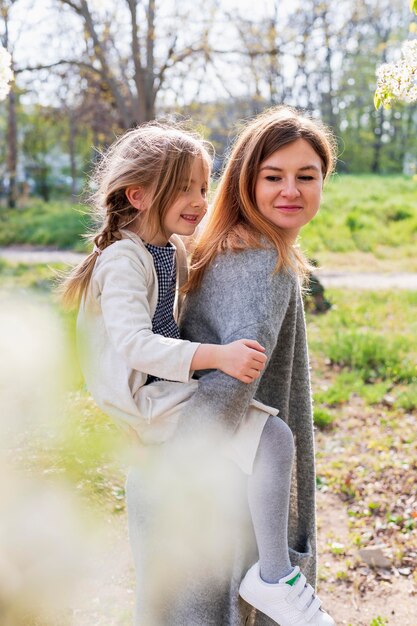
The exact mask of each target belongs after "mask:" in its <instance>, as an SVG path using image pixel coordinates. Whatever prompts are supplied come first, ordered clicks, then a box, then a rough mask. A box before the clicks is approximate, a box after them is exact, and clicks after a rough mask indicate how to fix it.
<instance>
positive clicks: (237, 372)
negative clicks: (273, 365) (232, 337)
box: [216, 339, 267, 384]
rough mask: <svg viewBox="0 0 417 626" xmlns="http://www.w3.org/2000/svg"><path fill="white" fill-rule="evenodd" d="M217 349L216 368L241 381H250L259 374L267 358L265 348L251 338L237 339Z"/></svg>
mask: <svg viewBox="0 0 417 626" xmlns="http://www.w3.org/2000/svg"><path fill="white" fill-rule="evenodd" d="M216 347H217V348H218V349H219V361H218V364H217V369H219V370H221V371H222V372H224V373H225V374H228V375H229V376H233V378H237V380H240V381H241V382H242V383H247V384H249V383H251V382H253V381H254V380H256V379H257V378H259V376H260V375H261V372H262V370H263V369H264V367H265V363H266V360H267V357H266V354H265V348H264V347H262V346H261V344H260V343H258V342H257V341H254V340H252V339H239V340H238V341H233V343H228V344H226V345H223V346H216Z"/></svg>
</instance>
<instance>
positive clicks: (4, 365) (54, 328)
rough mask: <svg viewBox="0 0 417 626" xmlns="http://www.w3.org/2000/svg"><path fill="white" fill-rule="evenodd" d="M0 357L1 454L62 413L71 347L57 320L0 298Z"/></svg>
mask: <svg viewBox="0 0 417 626" xmlns="http://www.w3.org/2000/svg"><path fill="white" fill-rule="evenodd" d="M0 354H1V355H2V358H1V360H0V440H1V444H0V449H1V448H3V447H5V446H6V447H7V446H10V445H11V444H12V440H13V439H14V436H15V435H18V437H20V435H23V434H24V433H25V432H26V431H32V430H34V429H37V428H38V427H39V426H40V425H48V424H51V423H55V422H56V419H57V416H58V415H59V414H60V405H61V403H62V392H63V389H64V383H65V380H64V377H65V369H64V368H65V360H66V346H65V340H64V336H63V332H62V329H61V325H60V323H59V320H58V318H57V315H56V314H54V313H53V312H52V310H51V308H50V307H49V306H46V305H41V304H35V303H34V302H32V301H31V300H29V299H28V298H18V299H16V298H15V299H11V298H10V297H8V296H0Z"/></svg>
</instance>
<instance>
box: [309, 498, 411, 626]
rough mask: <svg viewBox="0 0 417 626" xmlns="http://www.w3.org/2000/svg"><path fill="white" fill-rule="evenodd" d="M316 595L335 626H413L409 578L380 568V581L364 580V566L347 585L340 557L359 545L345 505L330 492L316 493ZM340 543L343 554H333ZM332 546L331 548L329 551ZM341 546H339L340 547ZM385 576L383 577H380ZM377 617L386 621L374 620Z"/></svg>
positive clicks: (355, 550) (351, 553)
mask: <svg viewBox="0 0 417 626" xmlns="http://www.w3.org/2000/svg"><path fill="white" fill-rule="evenodd" d="M317 514H318V539H319V558H320V569H319V579H321V580H319V594H320V598H321V599H322V601H323V604H324V606H325V607H328V609H329V612H331V615H332V617H333V619H334V620H335V622H336V624H337V626H342V625H343V626H345V625H346V626H348V625H351V626H369V625H370V624H372V626H373V625H374V624H375V626H385V624H386V625H387V626H416V623H417V596H416V595H415V586H414V585H413V581H412V579H411V578H406V577H404V576H401V575H400V574H399V573H398V572H397V570H391V571H394V574H393V575H392V574H391V571H390V574H389V575H388V572H384V570H381V580H379V581H378V582H375V579H374V576H373V575H372V576H369V575H368V578H369V579H372V580H371V582H367V584H364V583H365V582H366V579H367V574H366V570H367V568H366V567H364V569H363V571H362V572H358V573H357V574H355V579H354V582H353V585H352V584H351V583H349V584H347V583H346V582H345V581H344V579H343V575H341V574H340V572H342V571H343V568H342V566H341V565H342V564H341V560H343V561H346V559H351V560H352V561H353V560H354V559H355V558H357V555H358V548H357V547H356V546H354V545H353V544H352V538H351V535H350V533H349V518H348V515H347V509H346V506H345V505H344V504H343V502H341V500H340V499H339V498H338V497H337V496H336V495H334V494H331V493H322V492H319V493H318V497H317ZM337 544H338V545H340V546H343V555H342V557H340V556H338V555H337V554H335V553H334V552H335V550H334V546H335V545H337ZM332 546H333V550H332ZM341 549H342V548H341ZM383 578H385V579H386V580H383ZM378 617H380V618H381V619H384V620H386V621H385V622H374V623H372V620H376V619H377V618H378Z"/></svg>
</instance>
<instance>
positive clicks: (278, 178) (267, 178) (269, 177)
mask: <svg viewBox="0 0 417 626" xmlns="http://www.w3.org/2000/svg"><path fill="white" fill-rule="evenodd" d="M266 180H269V181H271V182H272V183H276V182H278V181H279V180H281V178H280V177H279V176H267V177H266Z"/></svg>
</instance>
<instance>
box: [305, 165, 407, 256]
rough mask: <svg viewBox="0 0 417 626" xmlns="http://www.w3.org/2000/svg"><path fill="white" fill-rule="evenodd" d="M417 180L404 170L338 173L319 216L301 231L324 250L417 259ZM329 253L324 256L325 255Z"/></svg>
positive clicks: (316, 249) (313, 249)
mask: <svg viewBox="0 0 417 626" xmlns="http://www.w3.org/2000/svg"><path fill="white" fill-rule="evenodd" d="M416 195H417V181H415V180H413V179H411V178H406V177H403V176H371V175H364V176H339V175H337V176H335V177H334V178H333V179H332V180H331V181H329V182H328V184H327V185H326V187H325V189H324V195H323V203H322V206H321V209H320V212H319V214H318V216H317V217H316V218H315V219H314V220H313V221H312V222H311V223H310V224H309V225H308V226H306V227H305V228H304V229H303V231H302V239H301V241H302V247H303V249H305V250H306V252H307V253H308V254H309V255H310V256H313V257H314V256H315V257H318V258H319V260H320V261H321V259H322V256H323V253H325V252H327V253H329V252H330V253H339V254H340V253H344V254H346V253H368V254H372V255H374V256H375V257H376V258H377V259H380V260H386V261H388V262H389V261H390V259H391V257H392V251H393V249H394V250H395V253H394V254H395V257H396V258H398V256H400V257H401V258H402V259H413V258H414V256H415V249H416V245H417V204H416V201H415V199H416ZM323 258H324V257H323Z"/></svg>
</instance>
